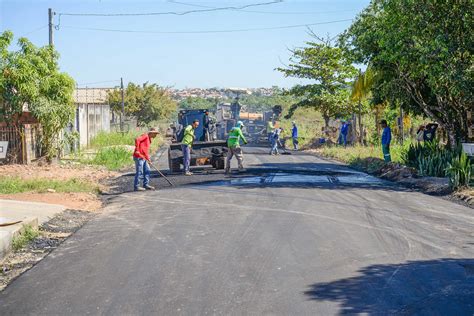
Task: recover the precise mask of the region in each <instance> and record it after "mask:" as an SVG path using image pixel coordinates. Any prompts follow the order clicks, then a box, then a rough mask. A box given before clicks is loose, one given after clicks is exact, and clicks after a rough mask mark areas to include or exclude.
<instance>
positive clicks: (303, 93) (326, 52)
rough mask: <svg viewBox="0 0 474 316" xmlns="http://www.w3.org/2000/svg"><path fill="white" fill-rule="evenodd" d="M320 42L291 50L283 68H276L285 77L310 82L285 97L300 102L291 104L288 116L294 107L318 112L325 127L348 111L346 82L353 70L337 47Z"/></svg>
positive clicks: (350, 108)
mask: <svg viewBox="0 0 474 316" xmlns="http://www.w3.org/2000/svg"><path fill="white" fill-rule="evenodd" d="M319 40H320V43H314V42H307V43H306V45H307V46H306V47H303V48H298V49H294V50H293V51H292V53H293V56H292V57H291V58H290V64H289V65H288V67H287V68H277V70H278V71H281V72H282V73H283V74H285V76H287V77H296V78H301V79H307V80H310V81H311V83H309V84H300V85H296V86H294V87H293V88H291V89H290V90H289V94H291V95H293V96H295V97H297V98H300V100H301V101H299V102H297V103H295V104H293V105H292V107H291V108H290V111H289V116H291V115H292V114H293V112H294V111H295V110H296V109H297V108H298V107H313V108H316V109H317V110H319V111H320V112H321V114H322V116H323V118H324V122H325V125H326V127H328V125H329V119H330V118H331V117H334V116H337V115H345V114H348V113H350V112H351V111H352V107H353V104H351V102H350V99H349V96H350V88H349V82H350V81H351V80H352V79H353V78H354V77H355V75H356V74H357V69H356V68H355V67H354V66H353V65H352V63H351V61H350V60H349V59H348V58H347V57H346V56H345V55H344V52H343V50H342V49H340V48H339V47H334V46H332V45H331V43H330V41H329V40H325V41H323V40H321V39H319Z"/></svg>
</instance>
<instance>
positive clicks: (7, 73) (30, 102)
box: [0, 31, 74, 159]
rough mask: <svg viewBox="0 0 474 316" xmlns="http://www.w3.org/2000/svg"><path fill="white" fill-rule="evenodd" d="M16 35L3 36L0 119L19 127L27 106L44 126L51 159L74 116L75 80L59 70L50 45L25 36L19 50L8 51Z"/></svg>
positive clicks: (0, 69)
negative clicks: (38, 45) (36, 45)
mask: <svg viewBox="0 0 474 316" xmlns="http://www.w3.org/2000/svg"><path fill="white" fill-rule="evenodd" d="M12 39H13V34H12V33H11V32H9V31H5V32H4V33H3V34H2V35H0V56H1V58H0V100H1V101H2V102H1V103H3V106H2V107H1V112H2V113H1V115H0V118H3V119H4V120H6V121H7V122H9V123H11V124H13V125H14V126H18V121H19V118H20V114H21V113H22V112H23V107H24V106H25V105H27V106H28V109H29V110H30V111H31V113H32V114H33V115H34V116H35V117H36V118H37V119H38V121H39V122H40V123H41V125H42V128H43V138H42V139H43V147H44V150H45V153H46V155H47V157H48V159H51V158H52V157H54V156H56V155H58V154H59V152H58V149H59V147H60V146H59V138H58V135H60V132H61V131H62V130H63V129H64V128H65V127H66V126H67V124H68V123H70V122H71V120H72V118H73V116H74V104H73V99H72V95H73V89H74V80H73V79H72V78H71V77H70V76H69V75H67V74H65V73H61V72H59V66H58V58H59V55H58V53H57V52H56V51H55V50H54V49H53V48H51V47H50V46H45V47H41V48H38V47H35V46H34V45H33V44H32V43H31V42H30V41H28V40H27V39H26V38H20V39H19V40H18V46H19V50H18V51H9V50H8V48H9V46H10V44H11V41H12Z"/></svg>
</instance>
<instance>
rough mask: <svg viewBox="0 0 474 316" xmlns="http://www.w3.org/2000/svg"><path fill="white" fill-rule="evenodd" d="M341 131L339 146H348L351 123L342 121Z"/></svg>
mask: <svg viewBox="0 0 474 316" xmlns="http://www.w3.org/2000/svg"><path fill="white" fill-rule="evenodd" d="M341 123H342V125H341V131H340V134H339V145H344V147H346V146H347V133H348V132H349V123H348V122H346V121H345V120H342V121H341Z"/></svg>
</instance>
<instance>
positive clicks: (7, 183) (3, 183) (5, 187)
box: [0, 176, 97, 194]
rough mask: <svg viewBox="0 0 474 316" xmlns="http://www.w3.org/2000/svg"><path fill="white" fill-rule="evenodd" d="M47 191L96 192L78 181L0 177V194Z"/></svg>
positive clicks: (85, 183) (88, 185) (91, 185)
mask: <svg viewBox="0 0 474 316" xmlns="http://www.w3.org/2000/svg"><path fill="white" fill-rule="evenodd" d="M48 189H53V190H56V192H67V193H69V192H96V191H97V186H96V185H94V184H92V183H90V182H87V181H84V180H80V179H76V178H73V179H69V180H54V179H44V178H34V179H21V178H19V177H1V176H0V194H13V193H23V192H37V193H44V192H47V190H48Z"/></svg>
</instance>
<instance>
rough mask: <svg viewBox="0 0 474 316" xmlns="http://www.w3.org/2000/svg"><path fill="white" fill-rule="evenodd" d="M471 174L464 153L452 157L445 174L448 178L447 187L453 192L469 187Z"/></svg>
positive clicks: (467, 158)
mask: <svg viewBox="0 0 474 316" xmlns="http://www.w3.org/2000/svg"><path fill="white" fill-rule="evenodd" d="M471 173H472V166H471V161H470V160H469V157H468V156H467V155H466V154H465V153H461V155H459V156H456V157H454V158H453V160H452V161H451V162H450V163H448V167H447V168H446V174H447V175H448V177H449V185H450V186H451V187H452V188H453V189H455V190H456V189H459V188H462V187H467V186H469V182H470V180H471Z"/></svg>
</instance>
